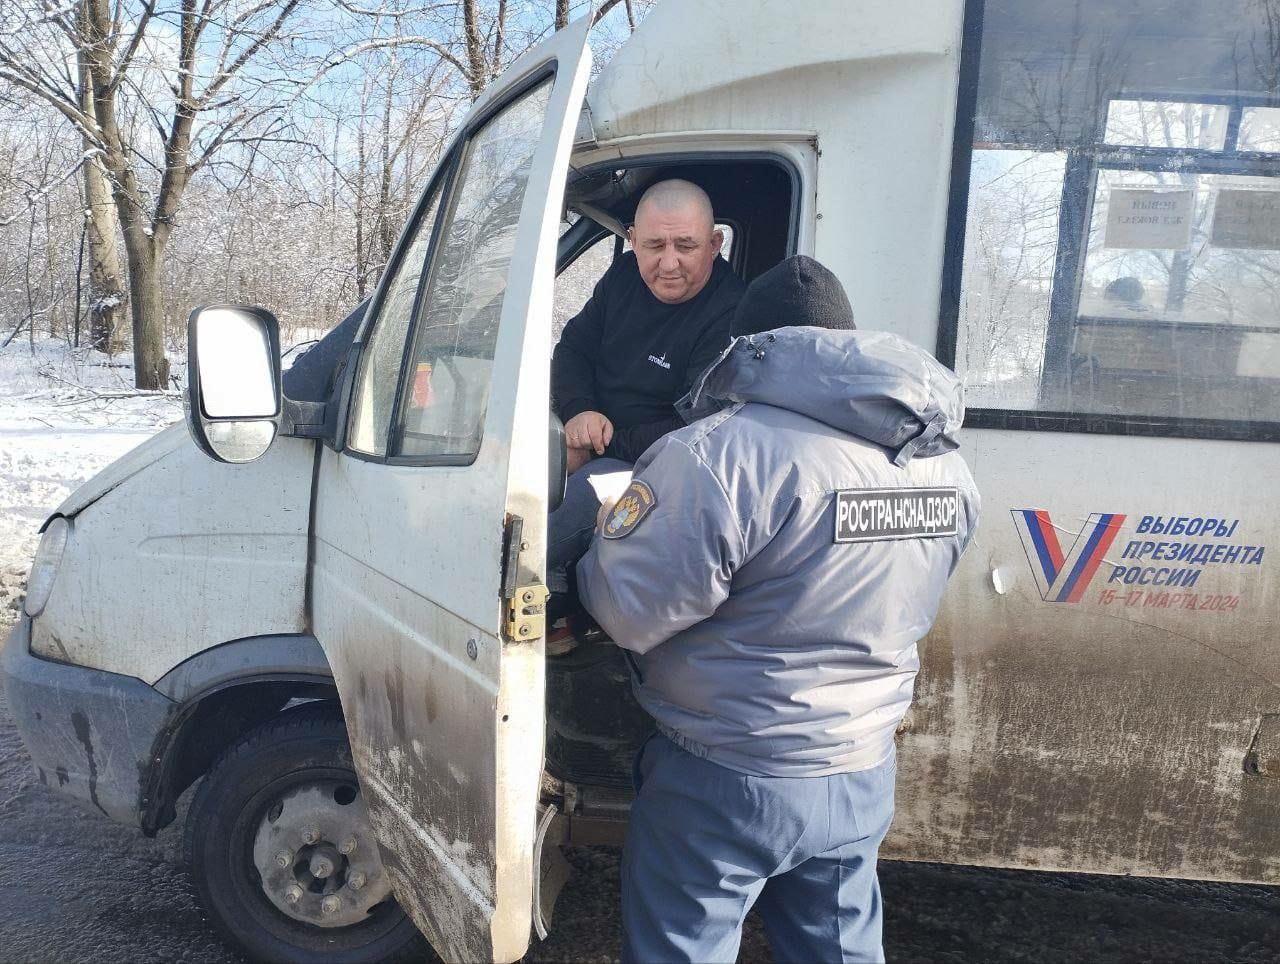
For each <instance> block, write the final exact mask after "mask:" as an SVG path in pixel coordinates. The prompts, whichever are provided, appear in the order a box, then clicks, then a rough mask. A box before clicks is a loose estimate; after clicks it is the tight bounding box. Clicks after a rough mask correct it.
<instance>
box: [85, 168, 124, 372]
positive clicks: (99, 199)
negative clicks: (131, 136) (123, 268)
mask: <svg viewBox="0 0 1280 964" xmlns="http://www.w3.org/2000/svg"><path fill="white" fill-rule="evenodd" d="M83 171H84V195H85V232H86V240H87V241H88V248H89V345H90V347H91V348H94V349H95V350H97V351H103V352H106V353H107V354H109V355H110V354H114V353H115V352H117V351H119V350H120V348H121V346H122V345H123V344H124V337H123V336H124V330H123V326H122V325H121V324H120V318H121V316H122V313H123V311H124V303H125V297H124V284H123V282H122V280H121V277H120V251H119V247H118V242H117V240H116V238H117V232H118V223H119V222H118V221H117V219H116V207H115V203H114V202H113V201H112V200H111V187H110V185H108V184H107V179H106V178H105V177H103V176H102V171H101V170H99V169H98V167H97V165H96V164H94V163H93V161H89V162H88V163H86V164H85V165H84V168H83Z"/></svg>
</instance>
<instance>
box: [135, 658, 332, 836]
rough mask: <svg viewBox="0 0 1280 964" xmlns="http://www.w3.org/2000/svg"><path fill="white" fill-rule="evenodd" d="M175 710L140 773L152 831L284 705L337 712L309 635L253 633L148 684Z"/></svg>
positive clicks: (143, 810)
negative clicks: (324, 705) (317, 705)
mask: <svg viewBox="0 0 1280 964" xmlns="http://www.w3.org/2000/svg"><path fill="white" fill-rule="evenodd" d="M154 687H155V689H156V690H157V691H158V692H160V693H162V694H163V695H165V696H166V697H168V698H169V699H171V700H173V701H174V703H175V704H176V705H177V709H176V710H175V712H174V713H173V714H172V715H171V716H170V718H169V721H168V723H167V725H166V726H165V727H164V729H163V730H161V732H160V733H159V734H158V736H157V737H156V742H155V745H154V747H153V751H152V753H151V757H150V760H149V762H148V764H147V765H146V767H145V768H144V770H145V772H143V773H141V774H139V777H140V780H139V783H140V790H139V806H138V810H139V824H140V826H141V828H142V831H143V833H145V834H147V835H148V836H153V835H154V834H155V833H156V832H157V831H159V830H161V829H163V828H164V827H166V826H168V825H169V824H170V823H172V822H173V820H174V818H175V816H176V805H177V801H178V798H179V797H181V796H182V794H183V793H184V792H185V791H186V790H187V788H188V787H190V786H191V785H192V784H193V783H195V781H196V780H198V779H199V778H200V777H201V776H203V775H204V774H205V773H207V772H208V771H209V768H210V767H211V766H212V765H213V763H214V761H215V760H217V759H218V757H219V756H221V755H222V753H223V752H224V751H225V750H226V749H227V748H229V747H230V746H232V745H233V744H234V743H235V742H236V741H237V740H238V739H240V737H242V736H243V735H244V734H245V733H247V732H249V731H250V730H252V729H254V728H255V727H257V726H260V725H261V724H263V723H265V722H266V721H267V720H269V719H271V718H272V717H274V716H276V715H278V714H280V713H281V712H283V711H284V710H285V709H286V708H287V707H289V706H290V704H293V703H298V702H315V701H324V702H328V703H331V704H332V705H333V707H334V710H335V712H337V713H338V714H339V715H341V713H342V709H341V703H340V700H339V698H338V691H337V688H336V687H335V685H334V682H333V672H332V670H331V669H330V668H329V662H328V660H327V659H326V658H325V655H324V651H323V650H322V649H321V648H320V644H319V642H318V641H317V640H316V638H315V637H314V636H311V635H281V636H253V637H248V638H246V639H238V640H233V641H231V642H228V643H223V644H222V645H220V646H215V647H212V648H211V649H207V650H204V651H203V652H201V653H198V654H197V655H195V656H193V657H191V658H190V659H188V660H186V661H184V662H183V663H181V664H179V665H178V666H176V667H174V668H173V669H172V670H170V671H169V672H168V673H166V674H165V675H164V676H163V677H161V678H160V679H159V680H157V681H156V682H155V684H154Z"/></svg>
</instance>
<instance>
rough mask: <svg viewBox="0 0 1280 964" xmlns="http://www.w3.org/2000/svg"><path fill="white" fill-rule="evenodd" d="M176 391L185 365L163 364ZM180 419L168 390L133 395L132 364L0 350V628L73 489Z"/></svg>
mask: <svg viewBox="0 0 1280 964" xmlns="http://www.w3.org/2000/svg"><path fill="white" fill-rule="evenodd" d="M170 364H171V365H172V367H173V373H174V375H175V377H176V382H177V384H178V385H181V384H183V383H184V382H185V374H186V359H185V358H184V357H181V356H171V358H170ZM180 418H182V397H181V394H180V393H179V392H178V391H177V389H176V388H174V389H171V391H170V392H169V393H166V394H146V395H137V394H135V390H134V388H133V358H132V356H131V355H129V354H128V353H123V354H118V355H115V356H114V357H110V358H109V357H107V356H106V355H103V354H101V353H100V352H94V351H90V350H88V349H86V348H79V349H71V348H68V347H67V346H66V345H65V344H64V343H63V342H61V341H57V340H54V339H46V340H43V341H37V342H36V343H35V351H34V354H33V353H32V349H31V346H30V345H29V344H28V342H27V341H26V339H22V338H20V339H18V340H15V341H14V342H13V343H12V344H10V345H8V346H7V347H5V348H4V349H0V625H5V624H7V623H9V622H10V621H11V619H12V618H13V617H14V616H15V615H16V613H17V611H18V608H19V607H20V606H21V598H22V593H23V591H24V587H25V585H26V578H27V571H28V569H29V568H30V566H31V558H32V556H33V555H34V554H35V551H36V545H37V544H38V542H39V540H40V535H39V531H38V530H39V528H40V526H41V524H42V523H43V522H44V520H45V519H46V518H47V517H48V515H49V513H50V512H52V511H53V510H54V509H55V508H56V507H57V506H58V504H59V503H60V502H61V501H62V500H63V499H64V498H66V497H67V496H68V495H69V494H70V493H71V492H72V491H74V490H75V488H76V487H77V486H79V485H80V483H82V482H84V481H85V480H86V479H88V478H90V477H91V476H93V475H94V474H95V473H97V472H98V471H99V470H101V469H102V468H104V467H105V466H106V465H108V464H109V463H111V462H113V461H115V460H116V459H117V458H119V457H120V456H121V455H123V454H124V453H125V452H127V451H129V450H130V449H132V448H134V447H135V446H136V445H138V444H140V443H141V442H143V441H145V440H146V439H148V438H150V437H151V436H152V435H154V434H155V433H156V432H158V431H160V429H162V428H164V427H165V426H166V425H169V424H170V423H172V422H174V421H176V420H177V419H180Z"/></svg>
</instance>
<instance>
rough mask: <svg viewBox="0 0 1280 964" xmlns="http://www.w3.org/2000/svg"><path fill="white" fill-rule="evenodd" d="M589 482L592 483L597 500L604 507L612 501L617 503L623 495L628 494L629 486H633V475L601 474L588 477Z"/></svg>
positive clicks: (622, 473) (625, 473) (618, 473)
mask: <svg viewBox="0 0 1280 964" xmlns="http://www.w3.org/2000/svg"><path fill="white" fill-rule="evenodd" d="M587 481H588V482H590V483H591V488H592V489H594V490H595V493H596V498H597V499H599V500H600V504H601V505H603V504H604V503H606V502H608V501H610V500H613V501H615V502H616V501H617V500H618V499H620V498H622V493H623V492H626V491H627V486H629V485H630V484H631V473H630V472H601V473H600V474H599V475H588V476H587Z"/></svg>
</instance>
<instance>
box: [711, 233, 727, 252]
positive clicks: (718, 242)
mask: <svg viewBox="0 0 1280 964" xmlns="http://www.w3.org/2000/svg"><path fill="white" fill-rule="evenodd" d="M723 246H724V232H723V231H721V230H720V229H719V228H716V229H715V230H714V231H712V232H711V247H712V249H713V250H714V251H715V253H716V254H719V253H720V249H721V248H722V247H723Z"/></svg>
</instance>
